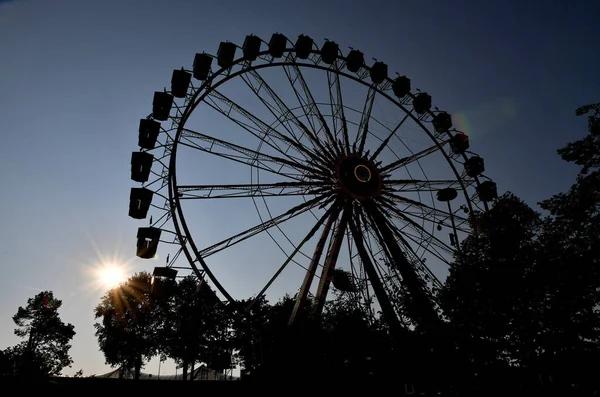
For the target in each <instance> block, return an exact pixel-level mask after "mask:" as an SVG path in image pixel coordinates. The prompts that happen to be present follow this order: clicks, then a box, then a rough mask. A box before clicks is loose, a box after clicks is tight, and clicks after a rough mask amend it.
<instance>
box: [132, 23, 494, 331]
mask: <svg viewBox="0 0 600 397" xmlns="http://www.w3.org/2000/svg"><path fill="white" fill-rule="evenodd" d="M195 115H197V117H195ZM139 133H140V135H139V146H140V148H141V149H140V151H139V152H134V153H133V154H132V179H133V180H135V181H137V182H140V183H142V186H141V187H137V188H132V190H131V196H130V212H129V214H130V216H132V217H133V218H136V219H144V218H146V217H148V215H150V225H149V227H143V228H140V229H139V231H138V251H137V252H138V256H140V257H142V258H153V257H155V255H156V252H157V247H158V244H159V242H162V243H163V244H165V245H166V246H167V245H170V246H171V247H173V250H172V254H171V253H169V254H168V255H167V258H166V262H167V264H166V268H170V269H181V270H188V271H190V272H193V273H194V274H196V275H197V276H198V278H201V279H203V280H207V281H208V282H209V283H210V284H211V285H212V286H213V287H214V289H215V291H216V292H217V293H218V294H219V295H220V296H221V297H222V298H223V299H224V300H226V301H234V300H235V299H240V298H244V297H243V296H235V295H236V294H235V293H234V292H232V291H233V289H232V287H231V285H238V286H239V285H241V284H243V286H244V287H246V284H248V283H250V281H253V280H254V279H256V280H257V281H256V288H255V289H253V290H252V291H253V292H252V293H253V294H254V296H256V297H259V296H262V295H263V294H265V293H267V290H268V288H270V287H272V286H273V285H274V284H275V283H277V282H278V280H281V279H283V280H285V281H284V282H283V284H282V285H287V287H288V291H287V292H292V293H296V292H297V294H296V307H295V310H294V314H293V316H292V320H293V318H294V316H295V315H296V313H297V311H298V309H300V308H301V307H302V305H303V304H304V302H306V300H307V299H309V296H310V295H309V294H311V293H312V295H314V299H315V307H316V310H317V311H318V310H321V309H322V307H323V305H324V302H325V299H326V297H327V293H328V290H329V289H330V285H331V284H332V283H333V286H334V287H335V288H337V289H338V290H339V291H341V292H342V293H348V294H352V297H353V298H355V300H356V302H357V303H359V304H363V305H365V306H366V307H368V308H369V309H370V310H371V309H372V308H373V307H377V308H378V309H381V310H382V312H383V314H384V316H385V317H386V319H387V321H388V322H389V323H390V325H391V326H399V327H401V326H403V325H407V324H410V323H412V324H421V325H425V326H427V325H428V324H431V323H432V322H435V321H436V319H437V313H436V311H437V309H436V305H435V299H434V295H435V290H436V288H437V287H439V285H440V282H439V275H440V274H441V273H443V271H444V270H445V269H447V266H448V264H449V263H450V262H451V261H452V259H453V256H454V254H455V253H456V251H457V250H459V249H460V242H461V241H462V240H463V239H464V238H465V237H466V236H467V235H468V234H469V233H470V226H469V221H468V218H469V214H470V213H473V211H486V210H487V205H488V204H487V203H488V202H490V201H493V200H495V199H496V197H497V192H496V185H495V183H494V182H492V181H491V180H490V179H489V178H487V177H485V176H484V175H483V172H484V163H483V159H482V158H481V157H479V156H477V155H475V154H474V153H472V152H471V151H470V150H469V140H468V136H467V135H466V134H465V133H464V132H461V131H458V130H456V128H454V127H453V126H452V118H451V116H450V114H448V113H447V112H445V111H441V110H439V109H437V108H435V107H433V106H432V103H431V96H429V95H428V94H427V93H425V92H420V91H419V90H413V89H411V81H410V80H409V79H408V78H407V77H406V76H399V75H397V76H392V77H390V76H389V75H388V67H387V65H386V64H385V63H383V62H380V61H374V62H373V63H372V64H371V65H370V66H368V65H367V64H366V63H365V60H364V55H363V53H361V52H360V51H358V50H355V49H351V50H349V51H348V52H347V54H345V55H344V54H343V53H342V51H341V50H340V48H339V46H338V44H337V43H335V42H333V41H327V40H326V41H325V42H324V43H323V44H322V46H321V47H320V48H319V47H318V46H317V45H316V43H315V42H314V41H313V40H312V39H311V38H310V37H308V36H305V35H301V36H299V37H298V39H297V41H296V42H295V43H292V42H291V41H290V40H288V39H287V38H286V37H285V36H283V35H282V34H279V33H276V34H274V35H273V36H272V37H271V39H270V40H269V42H264V41H262V40H261V39H260V38H258V37H257V36H254V35H249V36H247V37H246V39H245V41H244V44H243V45H242V46H237V45H235V44H233V43H230V42H222V43H221V44H220V46H219V50H218V53H217V55H216V56H212V55H209V54H206V53H200V54H196V57H195V59H194V65H193V68H192V69H191V70H186V69H183V68H182V69H181V70H175V71H174V72H173V76H172V80H171V89H170V90H165V91H163V92H156V93H155V95H154V101H153V110H152V114H150V115H149V116H148V117H147V118H146V119H142V120H140V129H139ZM432 174H433V175H432ZM188 181H189V183H188ZM215 203H216V204H215ZM246 203H247V204H246ZM246 205H247V207H246ZM213 206H215V207H214V209H213ZM250 207H252V208H254V212H253V213H254V214H257V215H258V217H256V216H255V215H253V213H252V212H248V211H249V210H247V209H248V208H250ZM150 209H152V210H151V211H150ZM149 212H151V214H149ZM251 221H252V222H251ZM229 229H231V230H232V231H229ZM240 247H242V248H240ZM243 249H245V250H246V251H244V250H243ZM230 251H231V252H232V253H231V254H227V253H229V252H230ZM181 253H183V254H184V255H185V257H186V259H187V260H181V259H179V256H180V254H181ZM219 255H224V258H225V259H223V260H218V259H214V260H213V258H217V257H218V256H219ZM251 258H254V259H255V260H257V258H258V259H259V260H260V261H261V264H260V265H246V266H245V270H246V271H247V273H245V274H242V273H241V271H239V269H241V268H240V267H239V263H238V264H237V265H236V266H238V267H237V268H236V269H235V270H232V271H229V272H228V271H227V270H225V269H226V268H227V264H229V265H231V263H232V262H246V263H247V261H250V260H251ZM211 261H212V262H211ZM290 267H292V268H295V269H296V270H295V271H294V272H292V274H291V275H290V274H288V275H287V276H286V272H287V271H288V270H287V269H289V268H290ZM434 268H435V269H434ZM157 269H158V268H157ZM163 273H164V272H163ZM163 273H161V272H160V271H159V272H158V273H155V275H157V276H161V275H163ZM258 273H260V276H262V277H263V279H262V281H260V282H259V281H258V280H259V279H260V278H261V277H260V276H259V275H258ZM173 274H174V273H173V272H171V273H170V275H171V276H173ZM265 275H269V277H266V276H265ZM255 276H256V277H255ZM299 276H300V279H301V278H303V279H304V280H303V281H302V282H300V279H298V278H297V277H299ZM265 277H266V278H265ZM317 280H318V282H316V283H315V285H316V288H315V286H313V281H317ZM227 282H229V286H228V285H227ZM286 283H287V284H286ZM298 284H300V289H299V290H298V289H297V288H298ZM293 285H295V287H293V290H292V291H289V289H290V286H293ZM390 298H394V299H390ZM403 323H404V324H403Z"/></svg>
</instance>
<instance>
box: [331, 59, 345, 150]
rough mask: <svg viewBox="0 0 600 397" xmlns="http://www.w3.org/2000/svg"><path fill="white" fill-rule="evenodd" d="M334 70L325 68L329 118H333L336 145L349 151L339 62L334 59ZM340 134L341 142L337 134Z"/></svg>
mask: <svg viewBox="0 0 600 397" xmlns="http://www.w3.org/2000/svg"><path fill="white" fill-rule="evenodd" d="M333 67H334V70H335V71H332V70H327V82H328V86H329V103H330V104H331V118H332V120H333V130H334V136H335V139H336V140H337V141H338V145H339V146H342V147H343V148H344V149H345V151H346V153H350V138H349V137H348V123H347V122H346V115H345V113H344V101H343V97H342V87H341V84H340V74H339V73H338V71H339V67H340V66H339V63H338V61H337V60H336V61H335V62H334V63H333ZM340 133H341V135H342V140H343V141H342V142H340V140H339V138H338V136H339V135H340Z"/></svg>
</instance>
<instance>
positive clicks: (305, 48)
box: [294, 34, 314, 59]
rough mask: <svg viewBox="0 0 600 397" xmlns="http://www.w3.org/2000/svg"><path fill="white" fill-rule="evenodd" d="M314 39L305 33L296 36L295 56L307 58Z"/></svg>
mask: <svg viewBox="0 0 600 397" xmlns="http://www.w3.org/2000/svg"><path fill="white" fill-rule="evenodd" d="M313 44H314V41H313V39H312V38H310V37H309V36H307V35H305V34H301V35H300V36H298V39H297V40H296V45H295V46H294V47H295V48H296V56H297V57H298V58H300V59H307V58H308V57H309V56H310V54H311V53H312V50H313Z"/></svg>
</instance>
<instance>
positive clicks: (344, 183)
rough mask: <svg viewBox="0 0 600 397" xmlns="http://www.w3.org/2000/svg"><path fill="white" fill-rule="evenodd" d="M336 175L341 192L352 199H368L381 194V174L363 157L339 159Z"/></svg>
mask: <svg viewBox="0 0 600 397" xmlns="http://www.w3.org/2000/svg"><path fill="white" fill-rule="evenodd" d="M336 173H337V180H338V183H339V187H340V190H341V192H342V193H343V194H345V195H346V196H348V197H350V198H352V199H358V200H365V199H370V198H373V197H375V196H377V195H379V194H380V193H381V185H382V180H381V174H380V173H379V170H378V169H377V167H376V166H375V164H373V162H371V161H369V160H368V159H366V158H364V157H361V156H359V155H349V156H343V157H341V158H340V159H339V160H338V163H337V169H336Z"/></svg>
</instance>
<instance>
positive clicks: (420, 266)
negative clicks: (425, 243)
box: [363, 214, 448, 287]
mask: <svg viewBox="0 0 600 397" xmlns="http://www.w3.org/2000/svg"><path fill="white" fill-rule="evenodd" d="M363 219H365V218H364V214H363ZM364 223H365V224H366V225H367V226H368V229H367V233H370V234H373V235H374V236H375V237H376V238H375V241H376V244H377V251H376V252H375V253H374V256H377V255H379V254H384V255H386V257H390V253H389V252H388V250H387V249H386V247H385V246H381V244H380V243H379V241H383V237H382V236H381V233H378V231H377V229H376V228H375V227H373V225H372V223H371V222H369V221H368V220H366V219H365V220H364ZM387 224H388V226H389V227H390V229H391V230H392V231H393V232H394V235H395V236H396V241H397V242H398V243H399V244H401V245H402V246H403V247H404V248H405V249H404V253H405V254H406V258H407V260H408V261H409V262H410V263H411V264H412V265H413V266H414V267H415V269H416V270H417V271H419V270H420V271H421V273H422V274H423V275H424V278H425V279H427V281H429V280H430V281H431V282H432V283H433V284H434V285H436V286H437V287H440V286H441V282H440V281H439V279H438V278H437V276H436V275H435V274H434V273H433V272H432V271H431V269H429V267H428V266H427V265H426V264H425V259H424V258H422V257H421V256H420V255H419V254H418V253H417V252H416V251H415V248H414V247H413V245H411V244H410V242H409V241H408V240H411V241H412V242H413V243H415V244H416V245H417V246H421V243H419V242H418V241H417V240H416V239H415V238H414V236H412V235H411V234H410V233H407V232H406V231H404V230H401V229H399V228H398V227H397V226H396V225H395V224H394V223H393V222H391V221H388V222H387ZM407 239H408V240H407ZM430 253H431V254H432V255H434V256H435V257H437V258H438V259H440V260H441V261H443V262H445V263H448V259H446V258H444V257H443V256H442V255H440V254H439V253H438V252H437V251H436V250H434V251H431V252H430Z"/></svg>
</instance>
